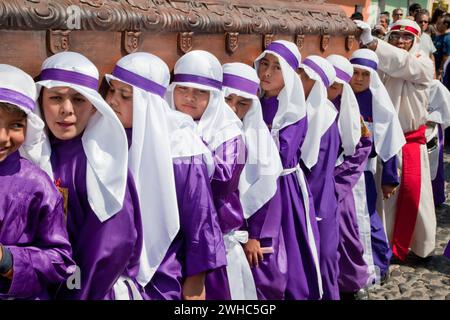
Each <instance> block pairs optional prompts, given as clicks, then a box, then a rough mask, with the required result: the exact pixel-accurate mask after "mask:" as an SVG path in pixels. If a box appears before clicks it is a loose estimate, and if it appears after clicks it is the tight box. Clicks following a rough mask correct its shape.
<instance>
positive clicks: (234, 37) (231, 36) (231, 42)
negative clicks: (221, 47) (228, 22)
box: [225, 32, 239, 54]
mask: <svg viewBox="0 0 450 320" xmlns="http://www.w3.org/2000/svg"><path fill="white" fill-rule="evenodd" d="M238 46H239V33H238V32H227V33H226V36H225V48H226V50H227V52H228V53H230V54H231V53H233V52H235V51H236V49H237V48H238Z"/></svg>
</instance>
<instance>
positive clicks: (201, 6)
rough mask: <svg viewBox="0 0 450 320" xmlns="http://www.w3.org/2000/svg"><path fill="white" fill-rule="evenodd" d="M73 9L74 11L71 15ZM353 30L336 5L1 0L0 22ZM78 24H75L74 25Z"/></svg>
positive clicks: (38, 26)
mask: <svg viewBox="0 0 450 320" xmlns="http://www.w3.org/2000/svg"><path fill="white" fill-rule="evenodd" d="M74 14H75V15H76V17H74ZM74 18H76V19H78V20H79V21H80V28H79V29H81V30H105V31H106V30H108V31H121V32H122V31H127V30H135V31H147V30H165V31H170V32H190V31H195V32H202V33H224V32H238V33H240V34H253V33H259V34H261V35H262V34H296V33H302V32H303V33H308V34H310V33H313V34H317V33H321V32H323V33H327V34H337V33H344V34H346V35H347V34H354V33H355V32H356V27H355V26H354V24H353V22H352V21H351V20H350V19H349V18H347V17H346V16H345V14H344V12H343V11H342V10H341V9H340V8H339V7H338V6H336V5H331V4H325V3H323V2H320V1H281V0H259V1H258V0H254V1H252V2H250V1H247V0H228V1H227V0H200V1H188V0H114V1H113V0H109V1H107V0H57V1H47V0H0V28H4V29H22V30H23V29H25V30H30V29H31V30H43V29H55V30H58V29H60V30H64V29H71V26H68V21H71V20H73V19H74ZM77 29H78V28H77Z"/></svg>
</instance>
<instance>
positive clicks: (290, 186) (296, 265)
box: [261, 97, 320, 300]
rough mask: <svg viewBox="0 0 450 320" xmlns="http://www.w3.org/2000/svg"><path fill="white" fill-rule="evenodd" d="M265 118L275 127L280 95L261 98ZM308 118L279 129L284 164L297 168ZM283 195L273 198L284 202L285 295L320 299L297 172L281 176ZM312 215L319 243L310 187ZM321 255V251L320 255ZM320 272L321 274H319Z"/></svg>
mask: <svg viewBox="0 0 450 320" xmlns="http://www.w3.org/2000/svg"><path fill="white" fill-rule="evenodd" d="M261 105H262V111H263V118H264V122H265V123H266V124H267V125H268V126H269V128H271V126H272V121H273V118H274V117H275V114H276V112H277V110H278V99H277V97H271V98H263V99H261ZM307 127H308V122H307V118H306V117H304V118H303V119H301V120H299V121H297V122H296V123H293V124H291V125H289V126H286V127H285V128H283V129H281V130H280V132H279V142H280V144H279V145H280V157H281V162H282V164H283V168H285V169H288V168H294V167H296V166H297V165H298V164H299V161H300V156H301V153H300V148H301V146H302V144H303V141H304V139H305V136H306V131H307ZM279 183H280V187H279V194H280V196H279V197H274V198H272V200H271V201H280V202H281V208H282V209H281V227H282V236H283V240H284V244H285V248H286V257H287V284H286V291H285V299H289V300H317V299H319V297H320V292H319V286H318V282H317V276H318V275H317V272H316V268H315V264H314V259H313V255H312V252H311V249H310V246H309V241H308V233H307V229H306V227H307V224H306V216H305V206H304V199H303V195H302V193H301V190H300V187H299V182H298V178H297V174H296V173H295V172H293V173H291V174H288V175H285V176H281V177H280V179H279ZM308 193H309V208H310V219H311V224H312V228H313V233H314V237H315V240H316V244H319V231H318V227H317V222H316V216H315V210H314V203H313V199H312V196H311V192H310V191H309V188H308ZM319 256H320V255H319ZM319 276H320V275H319Z"/></svg>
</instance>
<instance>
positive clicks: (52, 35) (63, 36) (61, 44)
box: [47, 30, 70, 54]
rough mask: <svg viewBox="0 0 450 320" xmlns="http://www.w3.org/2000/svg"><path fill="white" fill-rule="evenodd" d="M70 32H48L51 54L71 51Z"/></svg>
mask: <svg viewBox="0 0 450 320" xmlns="http://www.w3.org/2000/svg"><path fill="white" fill-rule="evenodd" d="M69 34H70V30H48V31H47V44H48V49H49V50H50V52H51V53H53V54H55V53H58V52H63V51H67V50H69V46H70V44H69Z"/></svg>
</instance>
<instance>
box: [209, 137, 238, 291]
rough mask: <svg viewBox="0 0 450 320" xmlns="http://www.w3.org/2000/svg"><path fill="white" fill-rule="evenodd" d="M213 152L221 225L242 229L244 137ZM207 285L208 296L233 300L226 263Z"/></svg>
mask: <svg viewBox="0 0 450 320" xmlns="http://www.w3.org/2000/svg"><path fill="white" fill-rule="evenodd" d="M213 155H214V162H215V170H214V174H213V177H212V181H211V189H212V194H213V199H214V205H215V207H216V210H217V214H218V216H219V225H220V229H221V231H222V234H223V235H225V234H227V233H229V232H231V231H235V230H239V229H240V228H241V227H242V225H243V224H244V212H243V210H242V205H241V201H240V199H239V189H238V187H239V178H240V176H241V172H242V170H243V169H244V166H245V158H246V149H245V143H244V140H243V139H242V137H241V136H237V137H235V138H232V139H230V140H228V141H225V142H224V143H223V144H222V145H220V146H219V147H217V148H216V150H214V152H213ZM231 263H232V262H231ZM205 286H206V299H207V300H231V293H230V287H229V284H228V277H227V270H226V266H223V267H220V268H218V269H215V270H214V271H212V272H210V273H208V274H207V276H206V282H205Z"/></svg>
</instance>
